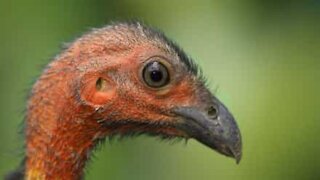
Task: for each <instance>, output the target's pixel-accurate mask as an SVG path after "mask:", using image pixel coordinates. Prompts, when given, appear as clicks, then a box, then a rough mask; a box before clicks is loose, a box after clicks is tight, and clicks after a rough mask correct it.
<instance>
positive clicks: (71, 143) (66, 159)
mask: <svg viewBox="0 0 320 180" xmlns="http://www.w3.org/2000/svg"><path fill="white" fill-rule="evenodd" d="M99 132H101V131H99V129H98V128H96V127H95V126H86V127H85V128H84V126H83V125H79V124H77V123H75V124H73V125H72V127H70V125H67V124H65V125H60V126H59V128H55V129H54V130H52V132H47V131H43V130H41V128H38V130H37V131H32V132H31V133H27V149H26V164H25V166H26V174H25V175H26V179H81V177H82V175H83V170H84V167H85V164H86V162H87V161H88V159H89V158H90V154H91V152H92V150H93V149H94V147H95V145H96V143H97V141H98V139H99V138H100V137H101V136H102V134H101V133H99Z"/></svg>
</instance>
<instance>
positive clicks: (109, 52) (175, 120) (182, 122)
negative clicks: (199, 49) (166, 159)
mask: <svg viewBox="0 0 320 180" xmlns="http://www.w3.org/2000/svg"><path fill="white" fill-rule="evenodd" d="M70 56H72V58H73V59H74V61H76V62H77V64H76V65H73V68H74V69H76V70H75V71H74V72H76V74H75V73H73V74H72V84H73V85H72V86H74V87H76V88H71V89H72V90H74V91H75V96H74V97H75V99H76V100H77V101H76V104H77V108H75V109H77V113H75V114H76V116H77V117H78V119H86V120H87V121H94V122H97V124H98V126H99V127H100V129H101V130H100V131H99V135H96V137H98V136H99V137H105V136H112V135H117V134H120V135H133V134H144V133H146V134H150V135H159V136H161V137H163V138H174V137H182V138H194V139H196V140H198V141H199V142H201V143H203V144H205V145H207V146H208V147H210V148H212V149H214V150H216V151H218V152H219V153H222V154H224V155H226V156H230V157H233V158H235V159H236V161H237V162H239V161H240V159H241V136H240V131H239V129H238V127H237V124H236V122H235V120H234V118H233V116H232V114H231V113H230V112H229V111H228V109H227V108H226V107H225V106H224V105H223V104H222V102H221V101H219V100H218V99H217V97H215V96H214V95H213V94H212V93H211V92H210V91H209V90H208V88H207V87H206V84H205V80H204V78H203V75H202V72H201V70H200V69H199V67H198V66H197V65H196V64H195V63H194V62H193V61H192V59H191V58H190V57H188V56H187V55H186V54H185V53H184V52H183V51H182V50H181V49H180V48H179V47H178V46H177V45H176V44H175V43H174V42H172V41H170V40H169V39H168V38H167V37H166V36H165V35H164V34H162V33H161V32H159V31H157V30H154V29H152V28H149V27H146V26H144V25H142V24H140V23H120V24H115V25H112V26H107V27H105V28H102V29H98V30H94V31H93V32H92V33H89V34H87V35H85V36H83V37H81V38H80V39H78V40H77V41H76V42H75V43H74V44H72V45H71V46H70V48H69V49H68V50H67V51H66V52H65V53H64V55H63V57H60V59H67V60H68V61H70V60H69V59H70ZM59 62H63V60H62V61H57V62H53V65H52V66H51V67H53V66H56V67H63V66H62V65H60V64H59ZM54 63H56V64H54ZM63 63H65V62H63ZM83 112H86V113H83ZM88 119H90V120H88ZM84 124H86V121H85V123H84Z"/></svg>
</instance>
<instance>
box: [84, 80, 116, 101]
mask: <svg viewBox="0 0 320 180" xmlns="http://www.w3.org/2000/svg"><path fill="white" fill-rule="evenodd" d="M115 89H116V87H115V84H114V83H113V82H112V81H111V80H110V79H109V78H107V77H105V76H97V75H87V76H84V77H83V80H82V83H81V91H80V93H81V98H82V100H84V101H85V102H87V103H88V104H92V105H104V104H107V103H108V102H111V100H112V99H114V98H115V95H116V90H115Z"/></svg>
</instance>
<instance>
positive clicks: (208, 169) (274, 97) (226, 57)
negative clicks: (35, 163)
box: [0, 0, 320, 180]
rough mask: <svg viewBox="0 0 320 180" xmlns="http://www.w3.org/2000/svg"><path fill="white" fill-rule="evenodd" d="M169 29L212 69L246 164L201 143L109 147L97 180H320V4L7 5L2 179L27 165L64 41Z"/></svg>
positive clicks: (131, 142)
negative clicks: (31, 102) (46, 74)
mask: <svg viewBox="0 0 320 180" xmlns="http://www.w3.org/2000/svg"><path fill="white" fill-rule="evenodd" d="M126 19H140V20H142V21H144V22H146V23H147V24H151V25H153V26H155V27H158V28H159V29H161V30H163V31H164V32H165V33H166V34H167V35H168V36H169V37H171V38H172V39H174V40H175V41H177V42H178V43H179V44H180V45H181V46H182V47H183V48H184V49H185V50H186V51H187V52H188V54H189V55H191V56H192V57H193V58H194V59H195V60H196V61H197V63H199V64H200V66H202V68H203V70H204V72H205V75H206V76H207V78H208V79H209V82H210V88H211V89H212V90H213V91H215V93H216V95H217V96H218V97H219V98H220V99H221V100H222V101H223V102H225V104H226V105H227V106H228V107H229V108H230V109H231V111H232V112H233V114H234V115H235V117H236V119H237V122H238V124H239V126H240V128H241V131H242V135H243V144H244V147H243V159H242V161H241V163H240V164H239V165H236V164H235V162H234V161H233V160H232V159H229V158H226V157H224V156H221V155H219V154H217V153H215V152H214V151H212V150H210V149H209V148H207V147H205V146H203V145H201V144H200V143H198V142H196V141H194V140H189V141H188V143H187V144H185V143H183V142H181V143H177V144H173V145H172V144H171V143H166V142H159V141H157V140H155V139H154V138H149V137H139V138H136V139H127V140H125V141H122V142H114V143H112V144H109V143H106V144H105V145H104V147H103V148H101V150H99V151H97V152H96V153H95V155H96V158H94V160H93V161H92V162H91V163H90V164H89V166H88V168H87V174H86V179H114V180H118V179H119V180H122V179H131V180H149V179H152V180H176V179H183V180H195V179H221V180H228V179H232V180H235V179H240V180H241V179H243V180H251V179H253V180H256V179H259V180H264V179H265V180H270V179H281V180H283V179H284V180H285V179H289V180H294V179H304V180H309V179H312V180H313V179H320V172H319V171H320V155H319V154H320V138H319V137H320V110H319V109H320V1H319V0H305V1H300V0H296V1H295V0H269V1H264V0H256V1H255V0H241V1H229V0H214V1H209V0H203V1H196V0H194V1H177V0H163V1H147V0H145V1H144V0H135V1H131V0H122V1H108V0H105V1H102V0H91V1H89V0H88V1H84V0H69V1H66V0H54V1H43V0H28V1H25V0H7V1H5V0H1V1H0V82H1V83H0V175H1V176H2V175H4V174H5V173H6V172H8V171H9V170H12V169H14V168H15V167H16V166H17V165H18V164H19V161H20V160H21V159H22V145H23V137H22V136H21V135H18V133H17V132H18V131H19V130H20V128H21V122H22V120H23V110H24V106H25V101H26V96H27V94H28V89H30V87H31V85H32V82H33V81H34V80H35V79H36V77H37V75H39V73H40V72H41V67H43V65H45V64H46V63H47V62H49V61H50V59H51V58H52V57H53V56H54V55H55V54H56V53H58V52H59V50H60V47H61V45H62V44H63V43H64V42H70V41H72V40H73V39H74V38H75V37H77V36H79V35H81V34H82V33H83V32H86V31H88V30H89V29H90V28H92V27H101V26H103V25H105V24H107V23H108V22H110V21H114V20H126Z"/></svg>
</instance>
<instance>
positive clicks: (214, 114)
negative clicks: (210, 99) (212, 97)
mask: <svg viewBox="0 0 320 180" xmlns="http://www.w3.org/2000/svg"><path fill="white" fill-rule="evenodd" d="M208 115H209V116H210V118H212V119H215V118H217V116H218V110H217V108H216V107H214V106H210V107H209V109H208Z"/></svg>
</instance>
